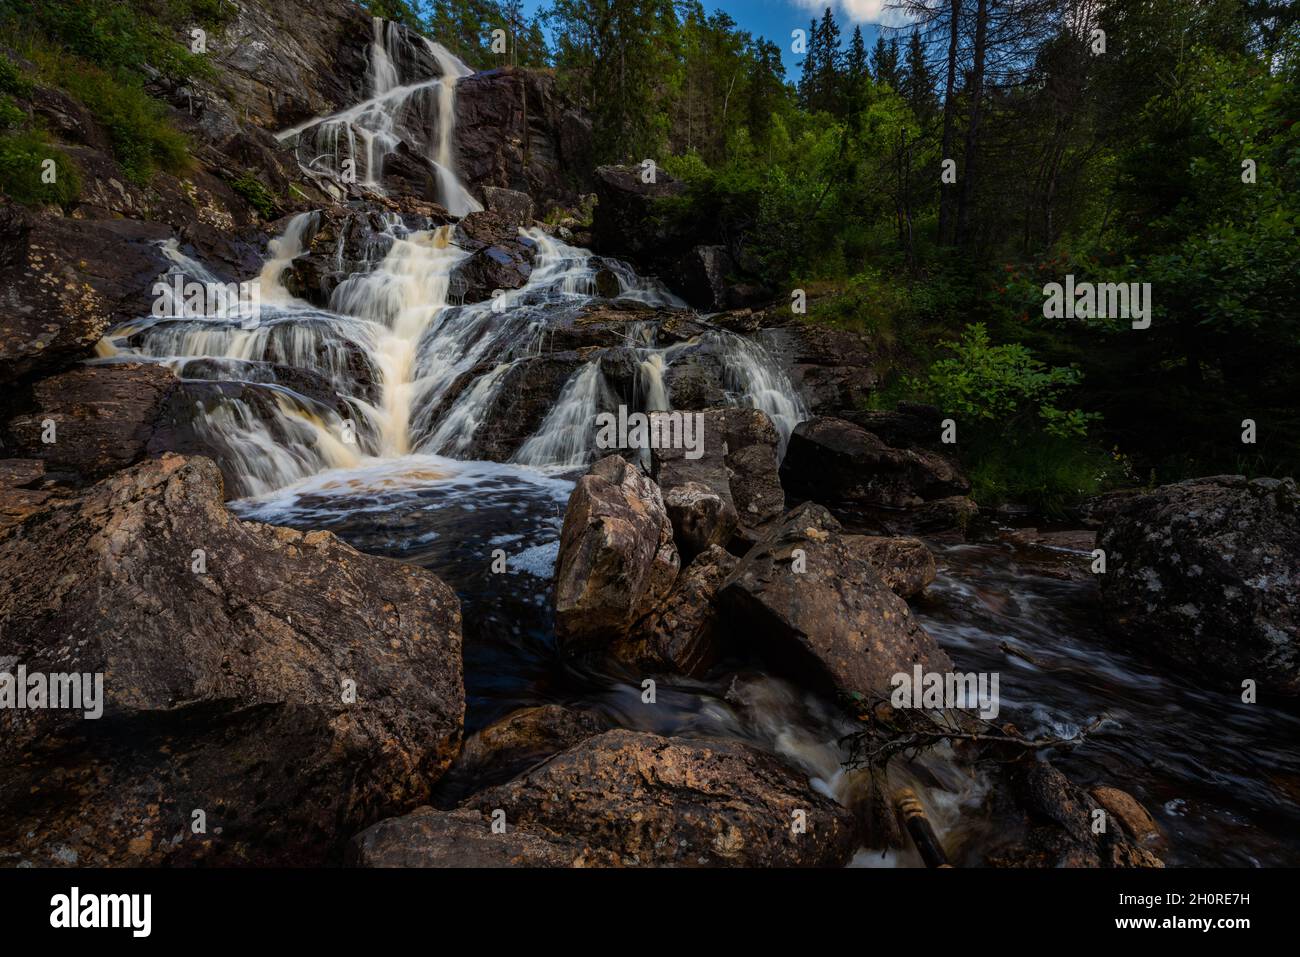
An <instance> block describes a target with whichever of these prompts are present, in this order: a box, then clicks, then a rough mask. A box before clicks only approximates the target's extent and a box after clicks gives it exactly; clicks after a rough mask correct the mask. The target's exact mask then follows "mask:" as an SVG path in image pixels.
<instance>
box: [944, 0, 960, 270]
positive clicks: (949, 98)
mask: <svg viewBox="0 0 1300 957" xmlns="http://www.w3.org/2000/svg"><path fill="white" fill-rule="evenodd" d="M961 3H962V0H952V9H951V21H950V22H949V24H948V73H947V76H946V77H945V78H944V91H943V148H942V149H941V150H940V154H941V155H940V157H939V159H940V160H941V161H942V160H946V159H951V158H952V141H953V137H954V135H955V126H956V121H957V104H956V103H955V102H954V100H953V96H954V94H955V92H956V89H957V47H958V44H959V42H960V37H961ZM952 201H953V195H952V190H951V189H950V188H949V185H948V184H947V183H944V182H942V181H941V182H940V183H939V242H940V243H941V244H943V243H947V242H948V241H949V240H948V237H949V236H950V235H951V233H952Z"/></svg>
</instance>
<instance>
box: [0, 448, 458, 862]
mask: <svg viewBox="0 0 1300 957" xmlns="http://www.w3.org/2000/svg"><path fill="white" fill-rule="evenodd" d="M0 623H3V628H0V665H2V666H3V667H0V670H3V671H6V672H10V673H12V672H13V671H14V669H15V668H16V667H18V666H19V665H21V666H22V667H24V668H25V669H26V670H27V672H28V674H29V675H31V674H36V673H47V674H48V673H76V674H85V675H87V676H91V675H100V676H102V699H101V701H100V705H101V707H102V715H101V716H100V717H99V719H98V720H87V719H85V718H84V717H83V712H84V710H85V709H84V701H83V708H82V709H63V708H43V709H34V710H12V709H4V710H2V711H0V763H3V765H4V767H5V774H4V775H3V777H2V778H0V847H3V848H4V849H5V852H4V853H5V854H6V855H7V856H8V860H9V861H10V862H11V863H23V862H29V863H32V864H36V865H53V864H58V863H77V864H80V865H82V866H106V865H156V864H162V863H188V862H200V861H202V862H206V863H211V864H291V865H310V864H324V863H327V862H331V861H337V860H339V859H341V855H342V851H343V847H344V844H345V842H346V840H347V839H348V838H349V837H351V835H352V834H353V833H355V832H356V831H358V830H360V829H361V828H363V827H366V826H367V825H369V824H370V823H372V822H374V821H376V820H379V819H381V818H383V817H385V816H390V815H392V814H398V813H403V812H404V811H406V810H409V809H410V808H412V807H414V806H416V805H418V804H420V803H421V802H422V801H424V800H426V799H427V796H428V794H429V791H430V785H431V783H432V782H433V781H435V780H436V779H437V778H438V776H439V775H440V774H441V773H442V772H443V771H444V769H445V768H446V767H447V766H448V765H449V764H450V762H451V760H452V758H453V757H454V756H455V754H456V752H457V750H458V749H459V747H460V738H461V727H462V719H463V715H464V708H465V700H464V689H463V685H462V678H461V636H460V625H461V622H460V605H459V602H458V601H457V599H456V596H455V594H454V593H453V592H452V591H451V590H450V589H449V588H448V587H447V586H446V585H444V584H443V583H442V582H441V581H439V579H438V578H436V577H435V576H434V575H433V574H431V573H430V572H428V571H425V570H423V569H420V568H416V567H413V566H410V565H404V564H400V563H398V562H394V561H391V560H388V559H383V558H378V557H373V556H369V555H362V554H359V553H358V552H356V551H354V550H353V549H352V548H350V547H349V546H348V545H346V544H344V543H343V542H341V541H339V540H338V539H337V538H335V537H334V536H333V535H332V534H330V533H328V532H311V533H303V532H298V531H294V530H291V529H287V528H276V527H272V526H267V525H261V524H258V523H255V522H241V521H239V520H237V519H235V518H234V517H233V516H232V515H231V514H230V513H229V512H228V511H227V510H226V508H225V506H224V505H223V504H222V491H221V478H220V474H219V473H218V471H217V469H216V467H215V466H214V465H213V464H212V463H211V462H210V461H208V460H207V459H202V458H189V459H187V458H184V457H182V456H176V455H166V456H163V457H162V458H161V459H158V460H150V461H148V462H145V463H143V464H140V465H137V466H135V467H133V468H131V469H127V470H124V471H122V472H119V473H117V474H116V475H114V476H112V477H110V478H108V479H105V480H104V481H102V482H100V483H99V484H98V485H95V486H93V487H91V488H89V489H87V490H85V491H84V492H82V493H80V494H79V495H77V496H75V497H65V498H61V499H51V500H50V501H49V502H47V503H46V505H45V506H44V507H42V508H39V509H37V510H35V511H33V512H32V513H30V514H28V515H27V516H26V517H24V518H22V519H21V520H19V521H17V522H15V523H14V524H11V525H9V526H8V527H7V528H5V529H4V530H2V531H0ZM199 812H202V813H201V814H200V813H199ZM200 821H201V822H202V823H203V824H204V825H205V829H204V830H202V831H199V830H196V826H197V824H198V823H199V822H200Z"/></svg>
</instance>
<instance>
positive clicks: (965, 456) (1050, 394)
mask: <svg viewBox="0 0 1300 957" xmlns="http://www.w3.org/2000/svg"><path fill="white" fill-rule="evenodd" d="M941 346H942V347H943V348H945V349H947V350H949V351H950V352H951V353H953V354H952V355H951V356H946V357H944V358H941V359H938V360H936V361H935V362H933V363H932V364H931V365H930V368H929V370H928V371H927V372H926V374H925V375H924V376H922V377H920V378H918V379H914V380H911V381H910V382H909V383H908V385H909V387H910V388H909V391H910V392H911V394H913V395H915V396H917V397H919V398H923V399H925V400H927V401H929V402H933V403H934V404H935V405H937V406H938V407H939V408H940V409H941V410H943V412H944V413H945V414H947V415H950V416H952V417H953V418H954V419H955V420H956V422H957V429H958V434H957V440H958V441H957V448H958V450H959V454H960V455H961V458H962V461H963V462H964V464H965V465H966V467H967V469H968V471H969V473H970V478H971V484H972V486H973V488H972V494H973V495H974V496H975V498H976V500H977V501H979V502H980V503H981V504H984V505H995V504H999V503H1001V502H1005V501H1016V502H1022V503H1025V504H1028V505H1031V506H1034V507H1035V508H1037V509H1039V510H1040V511H1042V512H1044V513H1046V514H1048V515H1059V514H1060V513H1061V512H1062V511H1063V510H1064V509H1065V508H1066V507H1067V506H1068V505H1069V504H1070V503H1072V502H1076V501H1078V500H1079V499H1081V498H1084V497H1086V496H1089V495H1095V494H1096V493H1097V492H1099V491H1101V490H1102V489H1103V488H1104V487H1106V486H1107V485H1108V484H1109V483H1111V482H1112V481H1114V480H1115V479H1117V478H1119V477H1120V476H1121V475H1122V474H1123V472H1124V469H1125V463H1124V460H1123V459H1122V457H1120V456H1117V455H1116V456H1111V455H1107V454H1106V453H1104V452H1101V451H1100V450H1098V449H1096V448H1094V447H1093V446H1092V445H1090V444H1089V442H1088V430H1089V427H1090V426H1091V425H1092V424H1093V423H1094V422H1095V421H1096V420H1098V419H1099V418H1100V416H1098V415H1096V414H1095V413H1088V412H1084V411H1083V410H1082V409H1077V408H1064V407H1063V402H1062V399H1063V397H1064V394H1065V392H1066V391H1068V390H1069V389H1071V388H1073V387H1075V386H1077V385H1078V384H1079V382H1080V380H1081V378H1082V376H1081V375H1080V373H1079V371H1078V370H1077V369H1074V368H1071V367H1068V366H1055V367H1051V366H1048V365H1047V364H1045V363H1043V362H1042V361H1040V360H1039V359H1037V358H1035V356H1034V355H1033V353H1032V352H1031V351H1030V350H1029V349H1028V348H1027V347H1026V346H1024V345H1023V344H1021V343H1017V342H1012V343H1006V344H1003V345H994V344H993V343H992V341H991V340H990V339H989V334H988V330H987V329H986V328H985V327H984V325H983V324H982V323H974V324H972V325H970V326H968V327H967V328H966V332H965V333H964V334H963V336H962V338H961V339H960V340H959V341H957V342H944V343H941Z"/></svg>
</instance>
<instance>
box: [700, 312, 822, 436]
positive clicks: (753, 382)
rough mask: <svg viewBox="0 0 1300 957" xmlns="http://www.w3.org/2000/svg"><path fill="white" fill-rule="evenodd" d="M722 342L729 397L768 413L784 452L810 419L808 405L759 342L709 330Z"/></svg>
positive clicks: (719, 342) (738, 402)
mask: <svg viewBox="0 0 1300 957" xmlns="http://www.w3.org/2000/svg"><path fill="white" fill-rule="evenodd" d="M709 336H712V337H714V339H715V341H716V342H717V343H718V344H719V349H718V352H719V354H720V355H721V356H722V363H723V368H724V370H725V372H726V379H727V381H726V385H727V388H728V392H729V394H730V397H731V398H732V399H733V401H735V402H736V403H737V404H739V405H747V406H751V407H752V408H755V409H761V410H762V411H764V412H766V413H767V417H768V418H769V419H771V420H772V424H773V425H775V426H776V430H777V432H778V433H780V436H781V442H780V448H779V449H778V452H779V454H780V455H781V456H784V455H785V447H786V444H787V443H788V442H789V441H790V434H791V433H792V432H794V428H795V426H796V425H798V424H799V423H800V422H802V421H804V420H805V419H807V418H808V414H809V413H808V406H807V405H806V404H805V403H804V401H803V398H802V397H801V396H800V395H799V392H798V390H797V389H795V388H794V386H793V385H792V384H791V382H790V377H789V376H788V375H786V373H785V370H784V369H782V368H781V366H780V364H779V363H777V362H776V361H775V360H774V359H773V358H772V356H771V355H770V354H769V353H768V351H767V350H766V349H764V348H763V347H762V346H761V345H759V344H758V343H757V342H754V341H753V340H752V339H746V338H744V337H743V336H738V335H736V334H734V333H731V332H725V331H723V330H717V331H715V332H711V333H709Z"/></svg>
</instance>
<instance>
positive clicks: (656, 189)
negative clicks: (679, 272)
mask: <svg viewBox="0 0 1300 957" xmlns="http://www.w3.org/2000/svg"><path fill="white" fill-rule="evenodd" d="M645 179H646V177H645V176H644V175H643V173H642V169H641V167H640V166H598V167H597V168H596V173H595V181H596V200H597V203H596V213H595V218H594V219H593V220H592V242H593V243H594V248H595V250H596V251H597V252H598V253H601V254H602V255H606V256H618V257H620V258H630V259H633V260H634V261H636V262H638V263H642V264H645V265H647V266H649V267H650V268H652V269H655V268H660V271H663V270H662V267H663V266H664V265H665V264H666V263H667V262H669V261H670V259H672V258H675V257H676V256H677V255H680V251H681V250H682V249H683V248H687V249H689V248H691V247H692V246H694V243H692V242H691V241H690V237H691V235H692V233H693V231H692V230H691V229H689V228H686V229H682V228H679V227H678V226H677V225H676V224H674V223H672V222H671V221H670V220H669V219H668V218H667V217H664V216H663V215H661V206H660V204H661V203H662V201H664V200H667V199H673V198H675V197H680V196H682V195H683V194H684V193H685V192H686V184H685V183H683V182H682V181H681V180H679V179H675V178H674V177H672V176H670V175H669V174H667V173H665V172H664V171H663V170H656V171H655V176H654V181H653V182H646V181H645ZM664 275H665V278H667V277H668V273H667V272H666V271H665V272H664Z"/></svg>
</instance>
